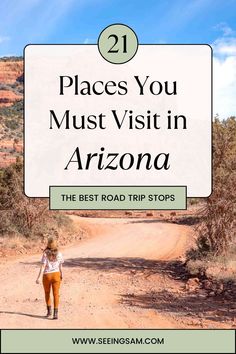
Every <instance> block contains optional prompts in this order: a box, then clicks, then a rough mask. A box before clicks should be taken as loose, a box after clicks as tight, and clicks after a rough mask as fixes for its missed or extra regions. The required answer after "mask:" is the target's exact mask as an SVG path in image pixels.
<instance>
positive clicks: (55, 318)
mask: <svg viewBox="0 0 236 354" xmlns="http://www.w3.org/2000/svg"><path fill="white" fill-rule="evenodd" d="M53 319H54V320H57V319H58V309H54V313H53Z"/></svg>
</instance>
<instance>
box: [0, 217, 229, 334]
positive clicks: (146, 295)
mask: <svg viewBox="0 0 236 354" xmlns="http://www.w3.org/2000/svg"><path fill="white" fill-rule="evenodd" d="M72 218H73V219H74V222H75V223H80V225H83V226H85V227H86V228H88V229H89V230H90V233H91V236H90V238H89V239H87V240H84V241H81V242H80V243H79V244H78V245H76V246H73V247H70V248H65V249H63V250H62V252H63V255H64V258H65V265H64V280H63V283H62V287H61V306H60V310H59V320H58V321H53V320H51V319H45V317H44V315H45V304H44V298H43V289H42V285H36V283H35V279H36V277H37V273H38V264H37V262H38V261H39V259H40V255H34V256H27V257H21V258H18V259H16V260H11V261H5V262H3V261H1V263H0V284H1V286H0V327H1V328H190V327H191V328H202V327H209V326H210V327H218V326H220V327H222V323H221V322H220V321H221V319H222V318H221V319H220V318H219V320H218V321H217V320H216V321H215V320H212V318H211V317H212V311H215V309H213V308H210V310H209V311H208V312H207V313H206V315H204V316H202V308H203V307H202V306H203V303H204V302H206V301H205V300H204V299H201V298H198V299H197V302H196V299H192V298H190V297H188V296H186V294H185V293H184V290H183V285H184V281H183V280H182V279H181V276H179V275H181V271H182V268H181V264H180V262H178V258H179V257H180V256H182V255H183V254H184V252H185V250H186V248H187V247H188V245H189V241H190V240H191V229H190V228H189V227H187V226H182V225H181V226H180V225H174V224H170V223H161V222H159V221H156V220H142V219H92V218H78V217H72ZM223 326H224V324H223ZM225 326H227V324H226V325H225ZM228 327H229V326H228Z"/></svg>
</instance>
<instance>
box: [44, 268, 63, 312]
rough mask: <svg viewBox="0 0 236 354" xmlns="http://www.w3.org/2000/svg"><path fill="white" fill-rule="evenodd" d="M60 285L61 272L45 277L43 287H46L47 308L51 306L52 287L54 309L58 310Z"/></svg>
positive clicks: (45, 275)
mask: <svg viewBox="0 0 236 354" xmlns="http://www.w3.org/2000/svg"><path fill="white" fill-rule="evenodd" d="M60 284H61V277H60V272H55V273H47V274H44V275H43V287H44V292H45V300H46V304H47V306H51V299H50V291H51V287H52V292H53V298H54V308H55V309H58V305H59V289H60Z"/></svg>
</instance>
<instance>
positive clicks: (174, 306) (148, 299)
mask: <svg viewBox="0 0 236 354" xmlns="http://www.w3.org/2000/svg"><path fill="white" fill-rule="evenodd" d="M120 303H122V304H125V305H128V306H131V307H139V308H143V309H153V310H157V311H158V312H164V313H168V312H169V313H170V314H174V315H178V316H181V317H184V318H186V319H187V318H188V317H189V316H190V317H192V318H202V319H204V320H211V321H214V322H218V323H219V322H224V321H229V320H234V318H235V316H236V309H235V308H233V305H234V303H233V301H231V302H230V301H228V302H224V300H222V299H220V298H219V299H217V298H214V299H212V298H204V299H203V298H202V297H200V296H198V294H189V293H181V294H176V295H175V294H174V293H171V292H170V291H168V290H161V291H155V292H154V291H152V292H150V293H145V294H136V295H135V294H123V295H121V299H120Z"/></svg>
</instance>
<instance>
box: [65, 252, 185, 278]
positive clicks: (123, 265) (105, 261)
mask: <svg viewBox="0 0 236 354" xmlns="http://www.w3.org/2000/svg"><path fill="white" fill-rule="evenodd" d="M65 267H71V268H74V267H80V268H86V269H92V270H100V271H106V272H107V271H112V272H114V271H116V272H119V273H120V272H135V273H136V272H141V273H142V272H147V273H148V274H150V275H151V274H155V273H160V272H161V273H165V274H166V275H169V276H171V277H172V278H174V279H185V278H186V279H187V273H186V270H185V268H184V265H183V263H182V262H180V261H160V260H159V261H158V260H150V259H144V258H135V257H121V258H112V257H107V258H70V259H67V260H66V261H65Z"/></svg>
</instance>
